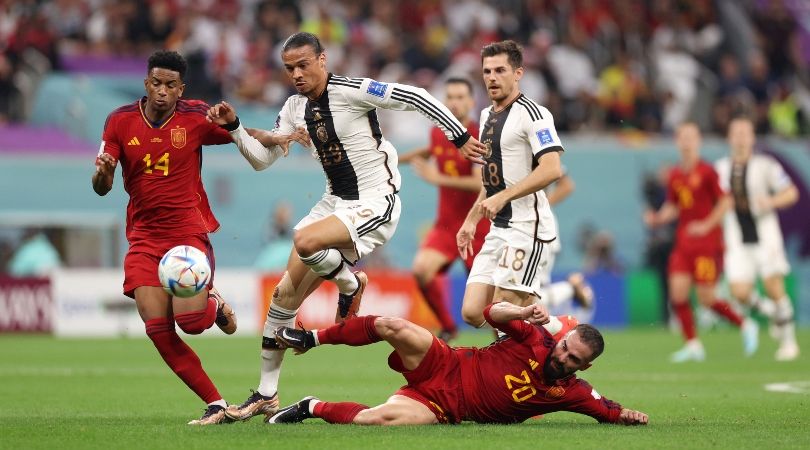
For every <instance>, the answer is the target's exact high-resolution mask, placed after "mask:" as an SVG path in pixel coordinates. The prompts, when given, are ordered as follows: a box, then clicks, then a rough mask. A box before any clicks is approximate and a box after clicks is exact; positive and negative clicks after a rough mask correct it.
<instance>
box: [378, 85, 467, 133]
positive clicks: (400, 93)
mask: <svg viewBox="0 0 810 450" xmlns="http://www.w3.org/2000/svg"><path fill="white" fill-rule="evenodd" d="M391 98H393V99H394V100H399V101H401V102H403V103H408V104H410V105H413V106H415V107H416V108H418V109H420V110H422V111H424V112H425V113H426V114H427V115H429V116H430V117H432V118H433V119H434V120H436V121H438V122H439V123H441V124H442V125H444V127H445V128H447V129H448V130H449V131H450V132H451V133H452V134H453V137H460V136H462V135H464V131H463V130H462V128H461V127H459V126H458V125H456V123H455V122H454V121H453V120H451V119H450V118H448V117H447V115H446V114H444V113H443V112H442V111H441V109H439V108H437V107H436V105H433V104H432V103H430V102H429V101H428V100H427V99H425V98H423V97H421V96H419V95H417V94H416V93H413V92H407V91H404V90H402V89H397V88H394V90H393V92H392V93H391Z"/></svg>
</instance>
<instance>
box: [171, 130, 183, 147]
mask: <svg viewBox="0 0 810 450" xmlns="http://www.w3.org/2000/svg"><path fill="white" fill-rule="evenodd" d="M172 146H173V147H174V148H183V147H185V146H186V129H185V128H172Z"/></svg>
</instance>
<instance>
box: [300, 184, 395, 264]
mask: <svg viewBox="0 0 810 450" xmlns="http://www.w3.org/2000/svg"><path fill="white" fill-rule="evenodd" d="M401 209H402V203H401V202H400V200H399V195H397V194H388V195H386V196H384V197H377V198H372V199H364V200H343V199H341V198H340V197H337V196H334V195H329V194H324V196H323V198H321V200H320V201H319V202H318V203H316V204H315V206H313V207H312V209H311V210H310V211H309V214H307V215H306V216H305V217H304V218H303V219H301V221H299V222H298V224H297V225H295V229H296V230H299V229H301V228H303V227H305V226H307V225H309V224H311V223H313V222H316V221H318V220H321V219H323V218H325V217H328V216H331V215H334V216H335V217H337V218H338V219H340V221H341V222H343V224H344V225H346V228H347V229H348V230H349V234H350V235H351V238H352V242H353V243H354V246H353V247H351V248H338V250H339V251H340V253H341V254H342V255H343V259H345V260H346V261H347V262H348V263H349V264H352V265H354V264H355V263H357V261H358V260H359V259H360V258H362V257H363V256H365V255H368V254H369V253H371V252H372V251H373V250H374V249H375V248H377V247H379V246H381V245H383V244H385V243H386V242H388V240H389V239H391V236H393V235H394V231H396V229H397V224H398V223H399V214H400V211H401Z"/></svg>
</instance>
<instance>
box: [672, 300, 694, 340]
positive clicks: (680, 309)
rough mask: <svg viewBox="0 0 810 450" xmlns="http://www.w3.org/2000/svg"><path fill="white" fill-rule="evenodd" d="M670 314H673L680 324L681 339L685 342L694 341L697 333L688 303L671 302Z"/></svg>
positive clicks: (690, 306)
mask: <svg viewBox="0 0 810 450" xmlns="http://www.w3.org/2000/svg"><path fill="white" fill-rule="evenodd" d="M672 312H673V313H675V316H676V317H677V318H678V321H679V322H680V323H681V330H682V331H683V337H684V338H686V340H687V341H691V340H692V339H695V337H697V332H696V331H695V317H694V316H693V315H692V305H690V304H689V302H688V301H685V302H681V303H675V302H672Z"/></svg>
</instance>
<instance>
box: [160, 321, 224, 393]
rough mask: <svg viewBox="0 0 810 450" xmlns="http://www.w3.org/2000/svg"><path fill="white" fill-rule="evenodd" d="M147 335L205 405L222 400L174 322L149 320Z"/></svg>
mask: <svg viewBox="0 0 810 450" xmlns="http://www.w3.org/2000/svg"><path fill="white" fill-rule="evenodd" d="M209 326H210V325H209ZM146 335H147V336H149V339H151V340H152V343H153V344H155V348H157V351H158V353H160V356H162V357H163V360H164V361H166V364H167V365H168V366H169V367H170V368H171V369H172V370H173V371H174V373H176V374H177V376H178V377H180V379H181V380H183V382H184V383H186V385H187V386H188V387H189V388H190V389H191V390H192V391H194V393H195V394H197V395H198V396H199V397H200V398H201V399H202V400H203V401H204V402H205V403H211V402H215V401H217V400H220V399H221V398H222V396H221V395H219V392H217V388H216V387H215V386H214V383H212V382H211V379H210V378H208V375H207V374H206V373H205V371H204V370H203V368H202V363H200V358H199V357H197V354H196V353H194V350H192V349H191V347H189V346H188V345H186V343H185V342H183V340H182V339H180V336H178V335H177V333H176V332H175V331H174V322H172V321H171V320H170V319H167V318H163V317H161V318H159V319H151V320H147V321H146Z"/></svg>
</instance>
